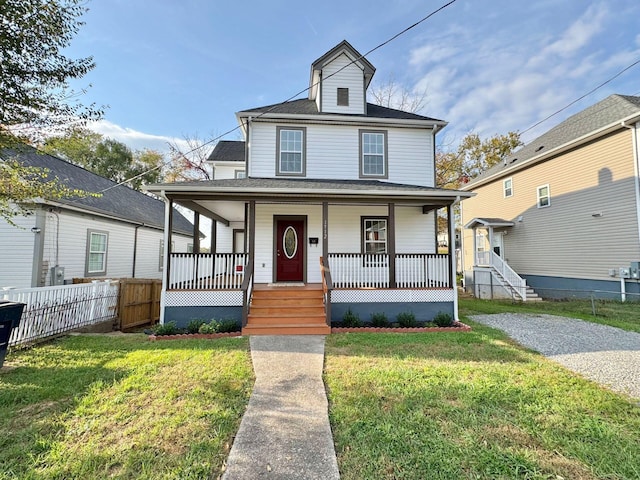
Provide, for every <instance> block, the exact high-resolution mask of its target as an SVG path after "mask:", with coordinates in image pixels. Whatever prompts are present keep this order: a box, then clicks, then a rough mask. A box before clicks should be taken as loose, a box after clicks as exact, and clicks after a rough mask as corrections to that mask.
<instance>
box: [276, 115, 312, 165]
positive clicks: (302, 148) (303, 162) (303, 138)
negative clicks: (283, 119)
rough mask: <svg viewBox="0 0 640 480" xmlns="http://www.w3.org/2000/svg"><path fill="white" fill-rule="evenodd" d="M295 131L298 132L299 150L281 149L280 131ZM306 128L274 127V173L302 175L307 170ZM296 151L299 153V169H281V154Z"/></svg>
mask: <svg viewBox="0 0 640 480" xmlns="http://www.w3.org/2000/svg"><path fill="white" fill-rule="evenodd" d="M283 132H296V133H299V134H300V139H301V145H300V150H283V149H282V141H281V139H282V133H283ZM306 152H307V129H306V127H276V175H280V176H294V177H304V176H305V175H306V171H307V153H306ZM283 153H296V154H300V170H298V171H289V170H283V169H282V154H283Z"/></svg>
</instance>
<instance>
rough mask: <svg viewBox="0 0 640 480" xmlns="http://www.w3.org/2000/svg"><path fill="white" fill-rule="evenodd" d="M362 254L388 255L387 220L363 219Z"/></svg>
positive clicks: (378, 218) (377, 218)
mask: <svg viewBox="0 0 640 480" xmlns="http://www.w3.org/2000/svg"><path fill="white" fill-rule="evenodd" d="M362 253H387V219H386V218H383V217H376V218H368V217H363V218H362Z"/></svg>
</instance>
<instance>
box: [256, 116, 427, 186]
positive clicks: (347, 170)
mask: <svg viewBox="0 0 640 480" xmlns="http://www.w3.org/2000/svg"><path fill="white" fill-rule="evenodd" d="M360 129H361V127H359V126H356V125H354V126H344V125H343V126H336V125H307V134H306V143H307V146H306V157H307V159H306V178H319V179H335V180H358V179H359V178H360V174H359V169H360V161H359V130H360ZM385 131H386V132H387V138H386V141H387V153H388V172H387V174H388V177H387V178H386V180H388V181H389V182H394V183H404V184H408V185H421V186H433V185H434V178H433V172H434V167H433V132H432V130H431V129H418V128H385ZM251 137H252V145H251V149H250V155H251V158H250V161H249V168H250V172H249V176H251V177H267V178H268V177H274V176H275V175H276V153H275V152H276V125H275V124H273V123H266V122H260V121H254V122H253V123H252V124H251Z"/></svg>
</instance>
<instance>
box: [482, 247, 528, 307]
mask: <svg viewBox="0 0 640 480" xmlns="http://www.w3.org/2000/svg"><path fill="white" fill-rule="evenodd" d="M491 266H492V267H493V268H494V269H495V270H496V271H497V272H498V273H499V274H500V275H502V278H504V281H505V282H507V283H508V284H509V285H510V286H511V288H513V290H514V291H515V293H516V294H518V296H519V297H520V298H521V299H522V300H523V301H524V300H526V299H527V282H526V280H525V279H524V278H522V277H521V276H520V275H518V274H517V273H516V271H515V270H514V269H513V268H511V267H510V266H509V265H508V264H507V262H505V261H504V260H503V259H502V258H500V256H499V255H497V254H496V253H495V252H491Z"/></svg>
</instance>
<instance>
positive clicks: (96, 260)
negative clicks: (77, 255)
mask: <svg viewBox="0 0 640 480" xmlns="http://www.w3.org/2000/svg"><path fill="white" fill-rule="evenodd" d="M108 243H109V234H108V233H107V232H101V231H97V230H87V255H86V261H85V276H87V277H94V276H97V275H106V274H107V247H108Z"/></svg>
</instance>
